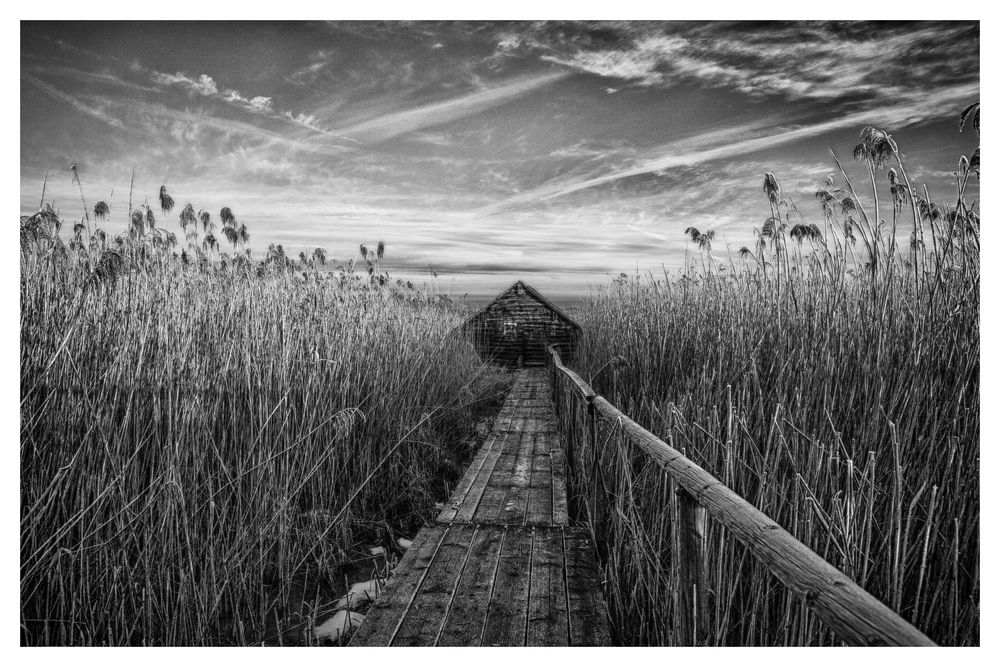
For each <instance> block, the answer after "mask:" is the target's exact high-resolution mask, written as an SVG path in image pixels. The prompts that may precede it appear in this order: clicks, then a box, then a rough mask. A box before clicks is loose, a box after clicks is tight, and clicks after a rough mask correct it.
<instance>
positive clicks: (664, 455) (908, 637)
mask: <svg viewBox="0 0 1000 667" xmlns="http://www.w3.org/2000/svg"><path fill="white" fill-rule="evenodd" d="M549 353H550V355H551V359H552V362H553V366H554V367H555V368H556V369H557V370H558V371H559V372H561V373H562V374H563V375H564V376H565V377H566V378H568V379H569V380H570V381H571V383H572V384H573V385H574V386H575V387H576V389H577V391H578V392H579V393H580V395H581V397H583V398H584V399H585V400H587V401H588V403H591V404H592V405H593V406H594V408H595V410H596V412H597V413H598V414H599V415H600V416H601V417H603V418H604V419H606V420H608V421H611V422H613V423H616V424H618V425H619V426H620V427H621V428H622V431H623V432H624V433H625V434H626V435H627V436H628V438H629V440H630V441H631V442H633V443H634V444H636V445H637V446H638V447H639V448H640V449H642V450H643V451H644V452H646V453H647V454H648V455H649V456H651V457H652V458H653V459H654V460H656V461H657V462H658V463H659V464H660V466H661V467H662V468H663V469H664V471H665V472H666V473H667V475H668V476H669V477H670V478H671V479H672V480H673V481H674V482H675V483H676V484H677V485H678V486H679V487H680V488H681V489H683V490H684V491H685V492H687V493H688V494H690V496H691V497H692V498H693V499H694V500H695V501H697V503H698V504H699V505H700V506H702V507H704V508H705V509H706V510H707V512H708V514H709V515H710V516H711V517H712V518H713V519H714V520H716V521H718V522H719V523H720V524H722V525H723V526H725V527H726V528H727V529H728V530H729V531H730V532H731V533H732V534H733V535H734V536H735V537H736V538H737V539H738V540H739V541H740V542H741V543H742V544H743V545H744V546H746V547H747V548H748V549H749V550H750V552H751V553H752V554H753V555H754V556H755V557H756V558H757V559H758V560H759V561H760V562H761V563H763V564H764V565H765V566H766V567H767V568H768V569H770V570H771V572H772V573H773V574H774V575H775V576H776V577H777V578H778V580H779V581H781V583H782V584H783V585H785V586H786V587H788V588H789V589H790V590H791V591H793V592H794V593H796V594H797V595H799V596H800V597H802V598H804V599H805V601H806V604H807V605H808V606H809V607H810V608H811V609H812V610H813V611H814V612H815V613H816V615H817V616H818V617H819V618H820V619H822V620H823V621H824V622H825V623H826V625H827V626H829V628H830V629H831V630H833V631H834V633H836V634H837V636H839V637H840V638H841V639H842V640H843V641H845V642H847V643H849V644H853V645H857V646H934V645H935V644H934V642H932V641H931V640H930V639H929V638H928V637H927V636H926V635H925V634H923V633H922V632H920V630H918V629H917V628H915V627H913V625H911V624H910V623H908V622H907V621H905V620H904V619H903V618H902V617H901V616H899V614H897V613H896V612H894V611H892V610H891V609H889V608H888V607H887V606H885V605H884V604H882V603H881V602H879V601H878V600H877V599H876V598H875V597H874V596H872V595H871V594H870V593H868V592H867V591H865V590H864V589H863V588H861V586H859V585H858V584H857V583H855V582H854V581H853V580H852V579H850V578H849V577H848V576H847V575H845V574H844V573H843V572H841V571H840V570H838V569H837V568H836V567H834V566H833V565H831V564H830V563H828V562H827V561H826V560H824V559H823V558H822V557H821V556H820V555H819V554H817V553H816V552H814V551H813V550H812V549H810V548H809V547H807V546H806V545H805V544H803V543H802V542H800V541H799V540H798V539H796V538H795V537H794V536H793V535H792V534H791V533H789V532H788V531H786V530H785V529H784V528H782V527H781V526H779V525H778V524H777V523H776V522H775V521H774V520H772V519H771V518H770V517H768V516H767V515H766V514H764V513H763V512H761V511H760V510H759V509H757V508H756V507H754V506H753V505H751V504H750V503H749V502H747V501H746V500H744V499H743V498H742V497H741V496H739V495H738V494H737V493H736V492H735V491H733V490H732V489H730V488H729V487H727V486H726V485H724V484H723V483H722V482H720V481H719V480H717V479H716V478H715V477H713V476H712V475H711V474H709V473H708V472H706V471H705V470H704V469H702V468H701V467H700V466H698V465H697V464H696V463H694V462H693V461H691V460H690V459H688V458H687V457H685V456H684V455H683V454H681V453H680V452H679V451H677V450H676V449H674V448H673V447H671V446H670V445H668V444H667V443H665V442H663V441H662V440H661V439H659V438H658V437H656V436H655V435H653V434H652V433H650V432H649V431H648V430H646V429H645V428H643V427H642V426H640V425H639V424H637V423H636V422H635V421H634V420H632V419H631V418H630V417H629V416H628V415H626V414H624V413H623V412H622V411H621V410H619V409H618V408H616V407H615V406H614V405H612V404H611V403H610V402H608V401H607V400H606V399H605V398H604V397H602V396H598V395H597V394H595V393H594V391H593V390H592V389H591V388H590V386H589V385H588V384H587V383H585V382H584V381H583V380H582V379H581V378H580V377H579V376H578V375H577V374H576V373H574V372H573V371H571V370H570V369H568V368H566V367H565V366H564V365H563V364H562V361H561V360H560V358H559V353H558V352H557V351H556V350H555V349H553V348H549Z"/></svg>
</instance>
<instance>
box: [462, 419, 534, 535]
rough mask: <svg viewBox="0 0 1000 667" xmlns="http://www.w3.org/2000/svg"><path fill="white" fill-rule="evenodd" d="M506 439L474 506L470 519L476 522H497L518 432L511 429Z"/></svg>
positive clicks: (505, 494)
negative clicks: (480, 495) (477, 503)
mask: <svg viewBox="0 0 1000 667" xmlns="http://www.w3.org/2000/svg"><path fill="white" fill-rule="evenodd" d="M506 435H507V441H506V443H505V446H504V450H503V452H502V453H501V454H500V458H499V460H497V464H496V466H495V467H494V468H493V474H492V475H491V476H490V480H489V482H488V484H487V485H486V490H485V491H484V492H483V498H482V500H481V501H480V502H479V506H478V507H477V508H476V511H475V514H473V516H472V521H474V522H476V523H499V522H500V513H501V512H502V510H503V505H504V499H505V498H506V497H507V488H508V487H509V485H510V478H511V475H513V473H514V464H515V462H516V460H517V453H518V449H519V446H520V441H521V436H522V434H521V433H520V432H514V431H511V432H509V433H507V434H506Z"/></svg>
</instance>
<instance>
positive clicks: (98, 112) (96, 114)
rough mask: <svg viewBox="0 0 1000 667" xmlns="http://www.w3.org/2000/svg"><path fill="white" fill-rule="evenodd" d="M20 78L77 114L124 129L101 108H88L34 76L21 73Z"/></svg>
mask: <svg viewBox="0 0 1000 667" xmlns="http://www.w3.org/2000/svg"><path fill="white" fill-rule="evenodd" d="M21 78H22V79H24V80H25V81H27V82H28V83H30V84H31V85H33V86H35V87H36V88H38V89H39V90H41V91H42V92H43V93H45V94H47V95H49V96H51V97H54V98H55V99H57V100H61V101H63V102H66V103H67V104H69V105H71V106H72V107H73V108H74V109H76V110H77V111H79V112H81V113H83V114H86V115H88V116H90V117H91V118H96V119H98V120H102V121H104V122H105V123H107V124H108V125H111V126H112V127H116V128H118V129H124V128H125V125H124V124H123V123H122V122H121V121H120V120H118V119H117V118H115V117H114V116H112V115H111V114H109V113H108V112H107V111H105V109H104V108H102V107H93V106H90V105H89V104H86V103H85V102H83V101H82V100H80V99H79V98H76V97H74V96H72V95H69V94H67V93H64V92H62V91H61V90H59V89H58V88H56V87H55V86H52V85H50V84H48V83H45V82H44V81H42V80H41V79H38V78H36V77H34V76H32V75H30V74H27V73H22V74H21Z"/></svg>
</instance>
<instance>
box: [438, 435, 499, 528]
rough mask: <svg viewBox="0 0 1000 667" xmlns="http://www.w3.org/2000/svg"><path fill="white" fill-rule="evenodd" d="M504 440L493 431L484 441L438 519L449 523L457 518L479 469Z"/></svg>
mask: <svg viewBox="0 0 1000 667" xmlns="http://www.w3.org/2000/svg"><path fill="white" fill-rule="evenodd" d="M500 440H502V438H501V436H500V435H499V434H497V433H491V434H490V435H489V436H488V437H487V438H486V441H485V442H484V443H483V445H482V447H480V448H479V451H478V452H476V455H475V457H473V459H472V463H470V464H469V468H468V469H467V470H466V471H465V475H463V476H462V479H461V480H460V481H459V482H458V486H456V487H455V491H454V493H452V494H451V497H450V498H448V501H447V502H446V503H445V506H444V508H443V509H442V510H441V512H440V514H438V516H437V521H439V522H442V523H448V522H450V521H452V520H454V518H455V513H456V512H458V508H459V507H461V506H462V503H463V502H465V499H466V497H467V496H468V495H469V490H470V489H471V488H472V484H473V483H474V482H475V481H476V477H477V476H478V475H479V471H480V470H482V469H483V465H484V464H485V463H486V458H487V457H488V456H489V454H490V452H491V451H492V450H493V448H494V447H498V446H500V445H499V444H498V443H499V441H500Z"/></svg>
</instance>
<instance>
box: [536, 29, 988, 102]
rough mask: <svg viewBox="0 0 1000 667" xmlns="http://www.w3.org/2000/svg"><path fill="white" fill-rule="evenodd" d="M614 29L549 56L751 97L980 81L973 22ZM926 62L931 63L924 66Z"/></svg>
mask: <svg viewBox="0 0 1000 667" xmlns="http://www.w3.org/2000/svg"><path fill="white" fill-rule="evenodd" d="M639 25H640V26H643V25H644V26H645V27H644V29H638V30H637V28H636V27H635V26H629V27H627V28H624V29H618V28H609V30H612V31H613V32H616V34H617V36H618V38H617V40H615V42H614V45H613V46H611V47H606V48H593V46H592V45H591V44H584V45H583V46H581V45H579V44H577V43H576V42H575V41H574V40H568V41H566V40H564V41H561V42H560V41H554V42H553V41H550V42H549V44H548V46H547V47H546V48H545V49H544V50H542V51H540V52H539V57H540V58H541V59H543V60H547V61H549V62H554V63H558V64H560V65H563V66H565V67H571V68H573V69H576V70H578V71H582V72H587V73H590V74H596V75H598V76H601V77H608V78H616V79H624V80H626V81H629V82H631V83H632V84H633V85H639V86H671V85H674V84H676V83H677V82H679V81H696V82H698V83H701V84H703V85H704V84H709V85H712V86H715V87H720V88H730V89H734V90H737V91H739V92H741V93H745V94H750V95H754V96H767V95H782V96H786V97H788V98H791V99H818V100H830V99H837V98H841V97H844V96H858V95H861V94H865V95H874V96H877V97H881V98H882V99H886V100H889V99H892V98H893V97H895V96H896V95H897V94H899V93H900V92H905V91H907V90H908V89H910V88H912V87H913V86H914V85H917V86H919V87H920V88H923V89H926V88H928V87H930V88H933V87H936V86H940V85H947V84H951V83H954V82H955V81H967V80H969V78H970V77H978V74H979V54H978V43H979V33H978V27H977V26H975V25H974V24H968V23H966V24H933V25H922V24H895V25H891V26H888V27H880V28H871V29H861V28H854V27H852V26H846V27H845V26H842V25H838V24H818V23H817V24H813V23H805V24H803V23H791V24H787V25H785V26H778V27H774V26H766V25H758V24H753V25H750V26H747V25H741V24H735V25H732V26H726V25H724V24H709V25H707V26H706V25H703V26H697V25H696V26H683V27H678V26H676V25H672V24H639ZM923 60H927V61H929V62H930V63H931V67H926V68H923V67H921V64H922V63H921V61H923Z"/></svg>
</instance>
